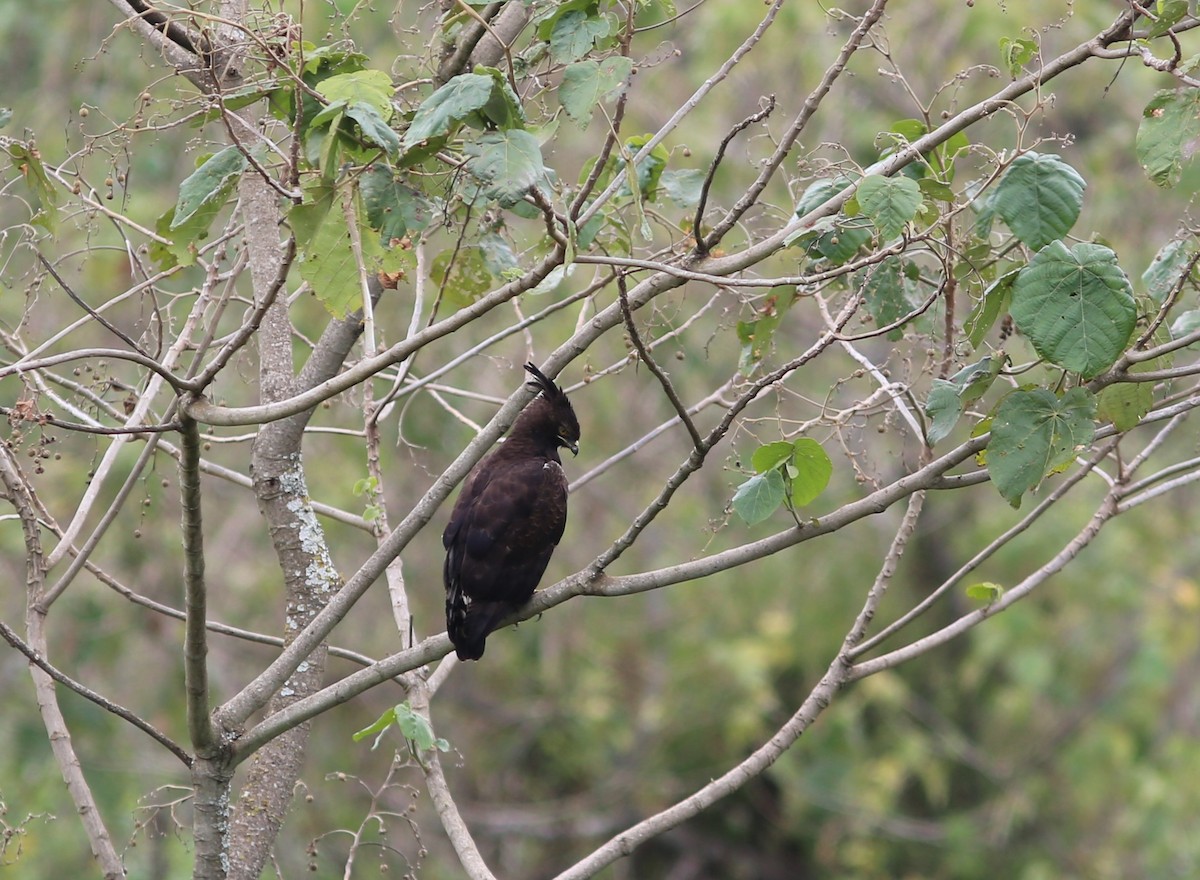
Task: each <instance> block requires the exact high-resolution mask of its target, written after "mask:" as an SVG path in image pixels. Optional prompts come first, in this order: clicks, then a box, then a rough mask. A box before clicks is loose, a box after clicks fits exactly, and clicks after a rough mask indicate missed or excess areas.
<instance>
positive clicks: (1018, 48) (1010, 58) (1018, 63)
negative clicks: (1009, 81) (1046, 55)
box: [1000, 37, 1038, 79]
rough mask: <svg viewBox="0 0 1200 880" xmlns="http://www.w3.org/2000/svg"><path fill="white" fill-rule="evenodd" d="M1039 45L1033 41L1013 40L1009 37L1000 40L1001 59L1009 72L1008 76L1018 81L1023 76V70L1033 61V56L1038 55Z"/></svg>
mask: <svg viewBox="0 0 1200 880" xmlns="http://www.w3.org/2000/svg"><path fill="white" fill-rule="evenodd" d="M1037 50H1038V44H1037V43H1036V42H1034V41H1033V40H1012V39H1009V38H1008V37H1001V38H1000V59H1001V63H1002V64H1003V65H1004V69H1005V70H1007V71H1008V75H1009V76H1010V77H1012V78H1013V79H1016V78H1017V77H1018V76H1020V75H1021V70H1022V69H1023V68H1024V67H1025V65H1026V64H1028V63H1029V62H1030V61H1032V60H1033V56H1034V55H1036V54H1037Z"/></svg>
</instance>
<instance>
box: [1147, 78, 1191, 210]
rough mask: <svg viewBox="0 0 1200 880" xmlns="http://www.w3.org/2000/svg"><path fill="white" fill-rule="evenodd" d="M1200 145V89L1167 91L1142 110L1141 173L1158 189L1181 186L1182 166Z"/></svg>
mask: <svg viewBox="0 0 1200 880" xmlns="http://www.w3.org/2000/svg"><path fill="white" fill-rule="evenodd" d="M1198 146H1200V90H1197V89H1184V90H1182V91H1175V90H1173V89H1172V90H1167V91H1161V92H1159V93H1157V94H1156V95H1155V96H1154V97H1153V98H1151V100H1150V103H1149V104H1147V105H1146V109H1145V110H1143V111H1142V121H1141V124H1140V125H1139V126H1138V132H1137V140H1136V141H1135V149H1136V151H1137V158H1138V162H1139V163H1141V166H1142V170H1143V171H1145V172H1146V176H1147V177H1149V178H1150V180H1152V181H1153V182H1154V183H1155V184H1157V185H1158V186H1164V187H1165V186H1174V185H1175V184H1177V183H1179V176H1180V174H1181V173H1182V172H1183V163H1184V161H1185V160H1187V159H1190V158H1191V157H1192V154H1193V153H1195V152H1196V149H1197V147H1198Z"/></svg>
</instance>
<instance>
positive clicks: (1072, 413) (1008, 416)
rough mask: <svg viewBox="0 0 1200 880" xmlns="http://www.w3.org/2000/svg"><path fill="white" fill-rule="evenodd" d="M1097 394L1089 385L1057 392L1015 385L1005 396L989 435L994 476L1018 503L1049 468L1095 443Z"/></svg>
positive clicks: (1057, 466)
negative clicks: (1089, 389) (1058, 394)
mask: <svg viewBox="0 0 1200 880" xmlns="http://www.w3.org/2000/svg"><path fill="white" fill-rule="evenodd" d="M1095 413H1096V399H1095V397H1094V396H1093V395H1092V394H1091V392H1089V391H1088V390H1087V389H1086V388H1072V389H1071V390H1070V391H1068V392H1067V393H1066V394H1065V395H1063V397H1061V398H1059V397H1055V396H1054V394H1053V393H1051V392H1050V391H1047V390H1046V389H1045V388H1035V389H1032V390H1019V391H1014V392H1013V393H1012V394H1010V395H1008V396H1007V397H1005V398H1004V400H1002V401H1001V402H1000V405H999V406H998V407H997V408H996V415H995V418H994V419H993V421H992V428H991V430H992V433H991V437H989V438H988V445H987V464H988V471H989V473H990V474H991V477H992V482H993V483H994V484H995V485H996V489H997V490H998V491H999V492H1000V494H1001V496H1003V498H1004V499H1005V500H1006V501H1007V502H1008V503H1009V504H1011V505H1012V506H1013V507H1020V506H1021V496H1022V495H1024V494H1025V493H1026V492H1027V491H1029V490H1030V489H1033V488H1036V487H1037V486H1038V485H1039V484H1040V483H1041V482H1042V480H1043V478H1045V477H1046V475H1047V474H1050V473H1054V472H1056V471H1058V470H1060V469H1062V468H1064V467H1065V466H1066V465H1068V464H1070V463H1071V461H1072V460H1074V458H1075V456H1076V455H1077V454H1078V453H1079V451H1081V450H1083V449H1086V448H1087V447H1088V446H1090V445H1091V442H1092V438H1093V437H1094V436H1095V431H1096V425H1095V422H1094V421H1093V419H1094V417H1095Z"/></svg>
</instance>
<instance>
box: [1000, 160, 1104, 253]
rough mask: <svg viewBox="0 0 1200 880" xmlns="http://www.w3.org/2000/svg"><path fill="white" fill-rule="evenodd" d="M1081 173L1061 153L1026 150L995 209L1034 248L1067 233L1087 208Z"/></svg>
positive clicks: (1004, 179) (1002, 182) (1011, 169)
mask: <svg viewBox="0 0 1200 880" xmlns="http://www.w3.org/2000/svg"><path fill="white" fill-rule="evenodd" d="M1086 186H1087V184H1086V183H1084V180H1083V178H1082V177H1080V176H1079V172H1078V171H1076V170H1075V169H1074V168H1072V167H1071V166H1070V165H1068V164H1067V163H1066V162H1064V161H1063V160H1062V159H1060V158H1058V156H1050V155H1042V154H1039V153H1026V154H1025V155H1023V156H1021V157H1020V158H1018V159H1016V160H1015V161H1014V162H1013V163H1012V165H1010V166H1009V167H1008V170H1007V171H1005V172H1004V176H1003V177H1002V178H1000V182H999V183H998V184H997V185H996V192H995V194H994V195H993V196H992V198H991V202H990V206H991V208H992V209H993V210H994V211H995V212H996V213H997V214H999V215H1000V218H1001V219H1002V220H1003V221H1004V222H1005V223H1006V224H1007V225H1008V228H1009V229H1011V230H1012V231H1013V235H1015V236H1016V237H1017V238H1019V239H1021V241H1023V242H1024V243H1025V244H1027V245H1029V246H1030V247H1031V248H1040V247H1043V246H1045V245H1047V244H1049V243H1050V242H1052V241H1054V240H1055V239H1057V238H1062V237H1063V236H1064V235H1066V234H1067V233H1068V232H1069V231H1070V229H1071V227H1072V226H1074V225H1075V221H1076V220H1077V219H1079V211H1080V209H1081V208H1082V207H1083V190H1084V187H1086Z"/></svg>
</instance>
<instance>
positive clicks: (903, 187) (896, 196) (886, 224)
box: [856, 175, 921, 241]
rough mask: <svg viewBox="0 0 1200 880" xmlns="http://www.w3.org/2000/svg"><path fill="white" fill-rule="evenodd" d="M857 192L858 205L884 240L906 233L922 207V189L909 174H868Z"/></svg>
mask: <svg viewBox="0 0 1200 880" xmlns="http://www.w3.org/2000/svg"><path fill="white" fill-rule="evenodd" d="M856 195H857V198H858V206H859V208H860V209H861V210H862V212H863V214H865V215H866V216H867V217H869V218H870V219H871V222H872V223H874V224H875V228H876V229H878V230H879V234H880V236H881V237H882V238H883V239H884V240H885V241H886V240H888V239H892V238H895V237H896V236H898V235H899V234H900V233H901V232H903V231H904V227H905V226H906V225H907V224H908V222H909V221H910V220H912V219H913V218H914V217H916V216H917V209H918V208H920V207H921V188H920V186H918V185H917V182H916V181H915V180H913V179H912V178H910V177H879V176H877V175H876V176H873V177H868V178H867V179H866V180H864V181H863V182H862V183H861V184H859V187H858V192H857V194H856Z"/></svg>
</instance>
